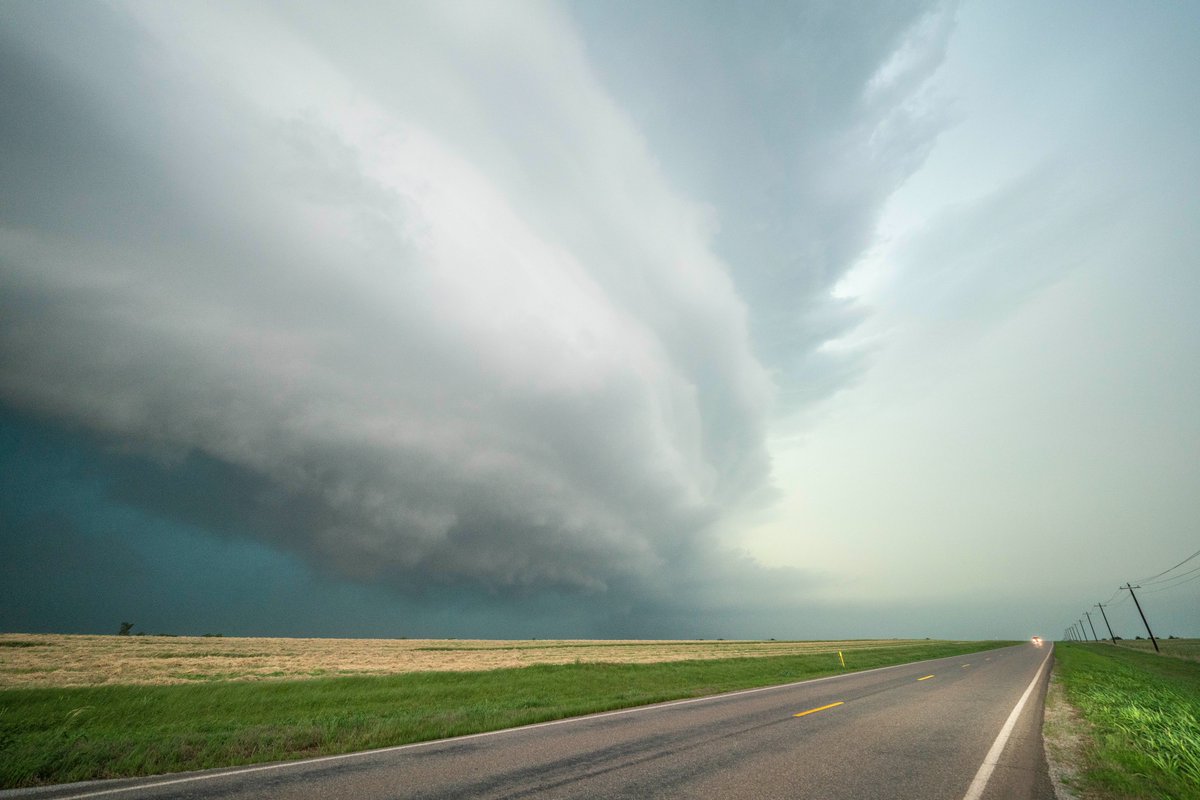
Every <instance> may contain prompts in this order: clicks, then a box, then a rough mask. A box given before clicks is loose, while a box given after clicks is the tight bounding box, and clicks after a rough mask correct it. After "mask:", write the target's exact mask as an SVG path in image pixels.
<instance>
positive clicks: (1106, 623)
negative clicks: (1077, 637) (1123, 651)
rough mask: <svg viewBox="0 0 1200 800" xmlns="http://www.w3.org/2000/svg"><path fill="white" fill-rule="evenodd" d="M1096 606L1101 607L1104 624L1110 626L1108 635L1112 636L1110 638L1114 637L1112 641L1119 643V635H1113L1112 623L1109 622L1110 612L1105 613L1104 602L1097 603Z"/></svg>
mask: <svg viewBox="0 0 1200 800" xmlns="http://www.w3.org/2000/svg"><path fill="white" fill-rule="evenodd" d="M1096 608H1098V609H1100V616H1102V617H1104V625H1105V626H1106V627H1107V628H1108V636H1109V638H1110V639H1112V643H1113V644H1116V643H1117V637H1116V636H1114V635H1113V632H1112V625H1109V624H1108V614H1105V613H1104V604H1103V603H1096Z"/></svg>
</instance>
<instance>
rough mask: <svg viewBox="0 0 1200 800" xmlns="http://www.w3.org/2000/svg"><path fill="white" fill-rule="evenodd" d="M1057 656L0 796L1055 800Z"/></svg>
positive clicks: (1018, 653)
mask: <svg viewBox="0 0 1200 800" xmlns="http://www.w3.org/2000/svg"><path fill="white" fill-rule="evenodd" d="M1050 649H1051V648H1050V646H1049V645H1047V646H1046V647H1040V646H1036V645H1034V644H1027V645H1018V646H1015V647H1007V648H1003V649H1000V650H991V651H988V652H983V653H974V654H972V655H968V656H955V657H952V658H943V659H937V660H934V661H925V662H920V663H917V664H905V665H900V666H896V667H886V668H883V669H877V670H872V671H869V672H860V673H853V674H849V675H841V676H836V677H832V678H822V679H818V680H814V681H807V682H804V683H797V684H789V685H786V686H775V687H767V688H764V689H753V690H749V691H743V692H735V693H731V694H726V695H718V696H716V697H709V698H700V699H695V700H684V701H676V702H674V703H663V704H660V705H655V706H643V707H641V708H636V709H626V710H623V711H616V712H608V713H606V714H596V715H592V716H588V717H577V718H574V719H570V720H561V721H558V722H551V723H543V724H540V725H533V726H528V727H525V728H516V729H512V730H508V731H498V732H494V733H487V734H477V735H474V736H465V737H460V738H457V739H445V740H441V741H437V742H426V743H423V744H415V745H406V746H403V747H394V748H388V749H385V750H375V751H370V752H367V753H358V754H351V755H346V756H331V757H326V758H320V759H312V760H308V761H297V762H288V763H285V764H273V765H265V766H258V767H247V768H241V769H236V770H224V771H214V772H202V773H189V774H186V775H177V776H165V777H162V778H157V779H154V778H150V779H145V778H143V779H137V780H128V781H103V782H95V783H87V784H73V785H67V786H57V787H48V788H44V789H36V790H30V791H21V792H3V793H0V796H4V797H10V796H11V797H17V796H20V797H39V798H40V797H55V798H67V797H79V798H83V797H89V798H90V797H104V798H112V800H126V799H127V798H130V799H132V798H164V797H181V798H284V799H285V800H286V799H288V798H345V799H346V800H370V799H371V798H525V797H536V798H689V799H690V798H735V799H736V798H753V800H770V799H771V798H822V799H823V800H829V799H830V798H857V799H859V800H863V799H867V798H886V800H899V799H900V798H921V800H938V798H947V800H962V799H963V798H966V799H967V800H1000V799H1001V798H1004V800H1018V799H1021V798H1037V800H1053V798H1054V791H1053V788H1052V786H1051V783H1050V779H1049V776H1048V771H1047V767H1046V758H1045V754H1044V752H1043V749H1042V735H1041V726H1042V701H1043V698H1044V697H1045V689H1046V683H1047V680H1048V675H1049V664H1048V659H1049V655H1050Z"/></svg>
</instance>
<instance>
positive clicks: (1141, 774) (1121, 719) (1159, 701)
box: [1055, 643, 1200, 800]
mask: <svg viewBox="0 0 1200 800" xmlns="http://www.w3.org/2000/svg"><path fill="white" fill-rule="evenodd" d="M1055 657H1056V667H1055V669H1056V670H1057V671H1058V675H1059V679H1060V680H1061V681H1062V684H1063V688H1064V690H1065V692H1066V698H1067V700H1068V702H1069V703H1070V704H1071V705H1073V706H1075V707H1076V708H1077V709H1079V711H1080V712H1081V713H1082V715H1083V717H1084V719H1085V720H1087V722H1088V723H1089V724H1090V728H1091V730H1090V735H1089V739H1090V741H1089V743H1088V745H1087V747H1086V751H1087V755H1086V757H1085V758H1086V762H1087V763H1085V764H1083V765H1081V766H1082V771H1081V775H1080V778H1079V780H1080V783H1081V788H1083V789H1084V790H1085V791H1088V792H1092V793H1095V794H1096V795H1099V796H1102V797H1111V796H1116V797H1136V798H1172V799H1173V800H1183V798H1198V797H1200V664H1197V663H1195V662H1193V661H1187V660H1183V659H1178V658H1164V657H1162V656H1157V655H1155V654H1154V653H1153V652H1151V653H1143V652H1139V651H1137V650H1131V649H1128V648H1123V647H1113V646H1111V645H1104V644H1079V643H1059V644H1058V645H1057V646H1056V648H1055Z"/></svg>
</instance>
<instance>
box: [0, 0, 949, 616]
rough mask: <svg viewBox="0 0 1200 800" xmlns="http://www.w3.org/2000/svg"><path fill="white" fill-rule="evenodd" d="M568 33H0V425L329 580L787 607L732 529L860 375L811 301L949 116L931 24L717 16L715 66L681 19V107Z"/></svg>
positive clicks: (545, 14) (171, 21) (348, 21)
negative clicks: (34, 433) (30, 434)
mask: <svg viewBox="0 0 1200 800" xmlns="http://www.w3.org/2000/svg"><path fill="white" fill-rule="evenodd" d="M687 5H688V6H690V4H687ZM772 7H774V6H773V5H772ZM600 8H601V7H600V6H596V7H592V8H586V7H581V8H565V9H564V8H562V7H558V6H553V5H543V4H533V3H522V4H502V5H496V4H485V3H430V4H404V5H402V6H399V7H397V6H395V5H394V4H379V5H372V4H356V5H354V6H352V7H342V6H338V7H336V8H335V7H330V6H327V5H324V4H316V3H314V4H306V3H300V4H295V3H292V4H285V5H279V6H275V5H271V4H247V3H228V4H221V3H213V4H171V5H163V4H155V3H144V4H142V3H128V4H126V3H117V4H114V5H111V6H109V5H98V4H96V5H83V4H79V5H74V4H72V5H66V4H53V5H45V4H34V3H28V4H10V5H8V6H6V9H5V17H6V21H5V25H4V26H3V29H2V30H0V60H2V63H0V74H3V75H4V76H5V78H4V80H3V83H2V89H0V91H2V93H3V97H2V98H0V101H2V102H3V105H4V107H5V109H6V112H5V114H4V115H3V118H2V120H0V148H2V152H3V153H4V158H3V166H2V167H0V170H2V172H0V175H2V179H3V183H4V185H5V187H6V189H5V191H4V193H3V198H2V200H0V203H2V205H0V403H3V405H5V406H7V407H8V408H10V409H13V410H15V412H17V413H20V414H30V415H34V416H36V417H38V418H39V419H43V420H49V421H50V422H51V423H52V424H56V425H64V426H70V427H74V428H77V429H80V430H85V431H88V432H89V435H95V436H98V437H100V439H101V440H102V441H106V442H109V443H110V444H111V445H112V446H117V444H116V443H119V447H120V449H121V451H122V452H124V453H126V454H127V455H128V456H129V457H130V458H133V459H136V460H137V462H138V463H139V464H141V465H143V466H144V465H150V467H149V468H146V469H145V470H143V472H142V473H139V476H140V477H137V479H132V478H131V479H127V480H124V481H116V482H115V483H114V484H113V485H112V486H111V492H112V495H113V497H114V498H116V499H118V500H120V501H121V502H124V503H129V504H131V505H134V506H137V507H139V508H145V509H151V510H154V511H155V512H156V513H161V514H163V515H166V516H168V517H172V518H176V519H180V520H184V521H186V522H188V523H190V524H193V525H196V526H198V527H200V528H201V529H205V530H210V531H215V532H217V533H219V534H221V535H231V536H238V537H247V538H250V539H255V540H258V541H262V542H266V543H267V544H269V545H270V546H271V547H274V548H277V549H279V550H280V551H283V552H287V553H293V554H297V555H298V556H299V557H300V558H301V559H303V560H304V561H306V562H307V563H309V564H311V565H312V566H313V567H314V568H316V569H318V570H319V571H322V572H325V573H327V574H330V575H333V576H336V577H338V578H340V579H346V580H349V581H353V582H358V583H362V584H377V585H382V586H385V587H387V588H389V589H391V590H395V591H397V592H400V593H403V594H409V595H420V594H421V593H422V592H429V591H440V590H443V589H445V588H447V587H449V588H454V587H462V588H464V589H467V590H470V591H473V592H481V593H483V594H485V595H486V594H492V595H498V596H503V597H508V598H517V599H519V598H522V597H529V596H532V595H536V594H537V593H540V592H548V591H550V592H560V593H566V594H569V595H584V596H589V597H599V596H603V597H606V598H607V599H606V600H605V601H604V602H605V603H608V604H609V608H608V611H609V613H611V614H614V615H615V616H617V617H622V616H627V615H633V614H636V613H640V612H639V611H638V609H639V608H640V609H643V610H646V609H650V608H656V609H660V610H663V609H666V611H664V612H663V613H666V614H668V615H670V614H678V615H683V614H685V613H691V612H690V611H686V610H685V609H686V608H688V604H689V603H692V602H693V601H694V599H695V598H696V597H699V596H705V597H707V598H708V599H707V600H706V604H707V605H710V606H711V607H712V608H713V609H717V608H724V609H728V608H731V607H736V606H738V604H739V603H740V604H741V605H742V606H744V607H747V608H749V607H759V606H762V607H770V608H775V607H776V606H782V605H784V604H785V600H784V598H789V597H792V596H793V595H794V593H796V592H798V591H801V590H800V589H797V588H796V582H795V581H794V577H795V576H794V574H793V573H790V572H789V573H788V574H786V575H784V574H782V573H780V572H779V571H772V570H770V569H769V568H768V567H767V566H764V565H762V564H759V563H757V562H754V561H753V560H751V559H749V558H748V557H746V556H744V555H739V554H738V553H737V543H736V535H735V534H736V522H737V521H738V520H739V519H741V518H743V517H744V516H745V515H748V514H752V513H754V512H755V510H756V509H759V508H761V507H762V506H763V505H764V504H766V503H769V502H770V498H771V497H772V496H773V493H774V487H773V486H772V478H771V465H770V461H769V458H768V455H767V447H766V435H767V429H768V426H769V424H770V421H771V419H772V418H773V416H774V415H777V414H780V413H787V412H788V411H789V410H790V409H792V408H794V407H795V405H796V404H797V403H803V402H807V401H808V400H811V399H812V398H813V397H816V396H823V395H826V394H828V393H829V392H830V391H832V390H833V389H835V388H837V386H839V385H842V384H843V383H844V382H845V381H846V380H848V375H849V374H850V373H851V372H852V365H850V366H848V365H847V363H841V364H832V363H824V364H822V363H820V359H821V355H820V350H819V347H820V345H821V343H822V342H824V341H826V340H828V339H830V338H834V337H835V336H837V335H839V334H840V333H843V332H845V331H846V330H847V329H849V328H850V327H851V326H853V325H854V324H855V322H856V321H857V320H858V316H857V313H858V312H856V311H855V310H854V309H852V308H850V307H849V305H847V304H846V303H844V302H841V301H838V300H837V299H836V298H833V297H831V296H830V294H829V290H830V288H831V287H832V286H833V285H834V284H835V283H836V282H837V280H838V279H839V278H840V277H841V276H842V275H843V274H844V273H845V271H846V270H847V269H849V267H850V266H852V264H853V263H854V262H855V260H856V259H857V258H858V256H859V255H860V254H861V251H862V249H863V248H864V247H865V246H866V245H867V243H868V239H869V236H870V232H871V229H872V226H873V224H874V222H875V219H876V218H877V216H878V213H879V209H880V207H881V206H882V204H883V202H884V201H885V200H886V199H887V197H888V196H889V194H890V193H891V192H892V191H893V190H894V189H895V187H896V186H898V185H899V184H900V183H901V182H903V180H904V178H905V177H906V176H907V175H908V174H909V173H911V171H912V170H913V169H915V168H916V167H917V166H918V165H919V164H920V162H921V160H922V159H923V158H924V154H925V153H926V152H927V151H928V148H929V147H930V145H931V143H932V142H933V140H934V138H935V137H936V135H937V133H938V131H939V130H941V128H942V127H944V125H945V124H946V123H947V119H946V118H945V117H944V116H942V115H939V114H933V113H929V112H927V111H926V110H924V109H925V107H924V106H923V105H922V97H923V92H924V91H925V79H926V78H927V77H928V76H929V75H930V74H932V72H933V71H934V70H935V69H936V67H937V65H938V64H939V63H940V60H941V57H942V52H943V51H944V47H945V39H946V36H947V35H948V31H949V30H950V28H951V26H952V19H953V8H952V7H942V6H934V7H931V8H925V7H922V6H919V5H913V6H911V7H908V8H897V9H894V10H893V11H892V12H891V13H890V14H887V15H885V14H879V15H871V17H870V18H869V19H861V20H860V19H856V18H852V17H851V16H849V15H837V14H833V15H831V16H830V19H829V20H820V21H819V22H820V24H815V23H812V21H811V20H806V19H805V18H804V17H803V15H793V18H792V19H791V20H790V21H789V22H788V24H786V25H781V24H779V20H773V19H772V18H771V16H770V15H767V16H762V15H758V14H755V13H754V12H753V11H752V10H746V11H743V12H739V13H738V14H737V15H736V17H737V18H736V20H734V22H735V28H736V30H738V31H739V35H738V36H735V37H727V38H726V39H725V40H724V41H725V47H726V48H727V50H726V51H724V52H721V53H718V54H716V56H715V57H710V54H709V51H708V50H707V48H706V47H705V43H706V39H705V37H706V36H708V35H710V34H712V32H713V31H714V30H716V29H718V28H720V27H722V26H723V25H725V23H726V22H727V21H728V20H726V19H724V18H723V17H724V16H727V15H729V14H731V13H732V12H731V11H730V10H729V9H711V10H710V13H709V14H708V15H707V16H704V15H701V16H702V17H703V18H702V19H700V20H699V22H700V24H699V25H697V26H696V28H695V29H694V32H693V34H692V38H688V37H683V38H681V39H678V40H675V43H674V44H673V45H672V47H678V48H679V51H680V52H679V53H678V54H677V56H678V57H677V58H674V59H672V60H670V61H669V64H670V68H669V69H674V70H678V69H683V70H690V69H692V68H693V66H696V65H699V64H701V62H705V61H707V63H708V65H709V67H710V68H711V67H712V65H714V64H717V63H720V64H721V65H722V66H723V67H725V68H726V70H727V71H726V72H725V73H724V74H725V78H726V79H727V80H729V81H730V83H729V84H728V85H723V84H722V83H721V79H720V77H719V76H718V75H716V74H714V73H712V72H706V71H704V70H697V72H696V74H695V75H694V77H693V78H692V80H691V82H690V86H691V87H692V88H693V90H694V93H693V95H692V96H684V97H670V96H669V93H666V92H664V91H662V90H661V89H660V87H659V86H658V85H657V84H656V82H661V81H669V80H674V79H675V78H674V76H670V75H666V72H668V71H669V70H668V69H667V68H666V67H660V68H659V71H657V72H656V71H655V67H654V65H653V64H652V63H650V62H651V58H650V56H651V55H652V53H653V48H652V47H651V46H650V44H652V43H650V44H647V43H645V42H643V43H642V46H641V47H634V48H633V49H631V51H630V53H629V60H628V63H627V64H624V66H627V67H630V68H632V69H634V70H637V71H635V72H633V73H630V72H629V71H625V72H622V69H623V68H624V67H623V66H622V65H623V63H624V62H622V61H621V60H620V57H619V53H618V54H617V55H614V53H617V51H615V50H612V49H611V48H606V47H605V44H604V43H605V41H610V42H611V41H612V39H611V37H616V36H619V35H620V34H621V31H622V30H623V28H622V26H628V25H630V24H637V25H641V20H639V19H638V15H637V14H635V13H629V14H626V15H624V16H620V15H618V14H616V12H615V11H611V10H610V11H609V12H608V13H610V14H612V16H611V17H610V18H608V19H599V18H598V17H599V16H602V13H601V11H600V10H599V9H600ZM605 8H608V7H607V6H605ZM613 8H615V7H613ZM647 13H648V14H650V13H653V14H657V16H656V17H655V18H654V19H651V20H650V21H649V23H648V24H647V25H645V26H644V28H643V30H644V31H646V34H645V35H647V36H651V37H653V36H660V35H661V36H663V37H666V35H667V34H666V28H667V27H669V26H670V23H671V20H672V15H675V16H677V15H678V14H680V13H683V12H682V10H681V8H680V7H674V6H670V5H662V6H659V7H657V10H656V11H654V12H647ZM594 17H597V18H595V19H593V18H594ZM618 23H619V24H618ZM831 26H834V27H835V28H836V31H837V35H836V36H830V35H829V30H830V27H831ZM606 37H610V38H609V39H606ZM663 41H667V39H666V38H664V39H663ZM834 42H836V47H835V46H834V44H833V43H834ZM822 43H823V45H824V46H823V49H822V48H821V47H818V46H817V45H819V44H822ZM833 51H836V54H840V55H841V59H840V60H835V59H834V58H833V56H834V55H835V53H834V52H833ZM638 75H640V76H642V78H644V86H642V87H641V92H640V93H639V92H638V91H637V90H636V89H635V88H634V87H633V85H632V84H633V83H634V82H636V81H637V80H639V78H638ZM664 76H665V77H664ZM785 77H786V80H784V78H785ZM747 87H749V88H747ZM614 92H620V93H621V94H622V96H624V97H627V98H629V99H628V100H627V102H626V104H625V105H622V104H620V103H618V102H617V100H616V99H615V94H614ZM659 97H666V99H665V100H664V102H663V108H661V109H658V110H657V111H655V110H654V109H653V108H652V107H651V103H652V102H653V98H659ZM672 104H675V105H676V106H678V105H679V104H685V105H689V106H690V107H691V108H693V109H694V113H691V114H687V113H683V114H675V113H673V109H672ZM742 104H745V105H748V106H751V107H753V113H749V112H746V113H744V112H743V111H742V110H741V109H740V108H739V106H740V105H742ZM768 107H775V108H777V109H778V111H775V112H773V114H772V115H770V117H769V120H768V122H767V124H764V123H763V122H762V119H761V115H762V109H765V108H768ZM751 120H754V121H753V122H752V121H751ZM681 127H686V128H688V129H689V131H690V134H691V135H690V136H686V137H681V136H679V135H678V134H679V132H680V129H681ZM672 140H676V141H684V142H687V144H686V145H685V146H682V147H680V148H678V149H672V148H671V147H670V146H669V144H668V142H669V141H672ZM750 587H755V588H756V590H757V595H758V597H757V598H756V599H754V600H753V601H751V600H747V599H746V598H745V597H744V596H743V592H744V591H747V590H749V588H750ZM693 607H694V606H693ZM647 613H649V612H648V611H647Z"/></svg>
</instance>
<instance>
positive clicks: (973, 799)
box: [963, 645, 1054, 800]
mask: <svg viewBox="0 0 1200 800" xmlns="http://www.w3.org/2000/svg"><path fill="white" fill-rule="evenodd" d="M1052 655H1054V646H1053V645H1051V646H1050V652H1049V653H1046V657H1045V658H1044V659H1042V663H1041V665H1040V666H1039V667H1038V669H1037V673H1035V674H1034V676H1033V680H1032V681H1030V682H1029V685H1028V686H1027V687H1025V694H1023V695H1021V699H1020V700H1018V701H1017V704H1016V706H1014V707H1013V710H1012V712H1011V713H1010V714H1009V715H1008V719H1007V720H1005V721H1004V726H1003V727H1002V728H1000V733H999V734H997V735H996V741H994V742H992V749H990V750H988V752H987V755H986V756H984V757H983V763H982V764H980V765H979V771H978V772H976V773H975V779H974V780H973V781H971V785H970V786H969V787H967V793H966V794H964V795H963V800H979V798H981V797H983V790H984V789H986V788H987V785H988V781H989V780H990V779H991V777H992V770H994V769H995V768H996V765H997V764H998V763H1000V754H1001V753H1003V752H1004V745H1006V744H1008V737H1009V736H1011V735H1012V732H1013V728H1014V727H1016V724H1017V718H1018V717H1020V716H1021V709H1023V708H1025V702H1026V701H1027V700H1029V695H1031V694H1033V687H1035V686H1037V685H1038V681H1040V680H1041V679H1042V670H1044V669H1045V668H1046V664H1047V662H1049V661H1050V656H1052Z"/></svg>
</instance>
